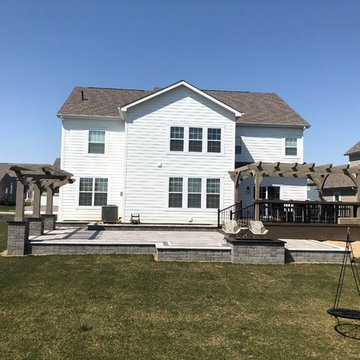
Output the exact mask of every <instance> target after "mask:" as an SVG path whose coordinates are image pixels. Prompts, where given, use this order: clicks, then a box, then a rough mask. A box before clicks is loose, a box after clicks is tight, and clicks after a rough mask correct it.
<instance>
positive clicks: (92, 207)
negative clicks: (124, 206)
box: [76, 175, 110, 209]
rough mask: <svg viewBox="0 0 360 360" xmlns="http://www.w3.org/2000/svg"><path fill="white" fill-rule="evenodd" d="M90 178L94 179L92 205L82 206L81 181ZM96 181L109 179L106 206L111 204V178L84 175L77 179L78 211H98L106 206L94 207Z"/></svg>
mask: <svg viewBox="0 0 360 360" xmlns="http://www.w3.org/2000/svg"><path fill="white" fill-rule="evenodd" d="M82 178H89V179H92V191H91V205H80V179H82ZM95 179H107V193H106V194H107V198H106V204H109V203H110V201H109V200H110V178H108V177H106V176H93V175H82V176H79V177H78V178H77V182H78V184H79V185H78V186H77V197H76V205H77V206H76V208H77V209H94V208H95V209H97V208H101V206H104V205H94V204H95Z"/></svg>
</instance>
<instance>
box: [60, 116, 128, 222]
mask: <svg viewBox="0 0 360 360" xmlns="http://www.w3.org/2000/svg"><path fill="white" fill-rule="evenodd" d="M62 125H63V128H62V154H61V168H62V169H64V170H66V171H68V172H70V173H71V174H73V175H74V176H73V177H74V178H75V179H76V181H75V182H74V183H73V184H68V185H66V186H63V187H61V188H60V198H59V220H60V221H67V220H69V221H71V220H100V219H101V206H79V186H80V185H79V184H80V178H105V179H108V192H107V203H108V204H113V205H117V206H119V214H120V216H121V214H122V211H123V192H124V186H123V180H124V149H125V144H124V122H123V121H121V120H120V118H119V119H113V120H107V119H96V120H95V119H91V118H89V119H87V120H85V119H83V118H64V119H63V122H62ZM89 131H105V133H106V135H105V139H106V141H105V142H106V144H105V148H106V151H105V154H101V156H99V154H89V153H88V141H89ZM94 186H95V185H94ZM94 191H95V189H94ZM97 197H98V198H100V197H104V195H100V192H99V195H97ZM94 200H95V195H94ZM94 200H92V201H94ZM99 201H100V199H99Z"/></svg>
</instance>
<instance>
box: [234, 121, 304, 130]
mask: <svg viewBox="0 0 360 360" xmlns="http://www.w3.org/2000/svg"><path fill="white" fill-rule="evenodd" d="M236 126H244V127H249V126H251V127H272V128H274V127H275V128H293V129H303V130H306V129H308V128H309V127H310V126H311V125H309V126H305V125H300V124H299V125H297V124H273V123H271V124H270V123H238V122H237V123H236Z"/></svg>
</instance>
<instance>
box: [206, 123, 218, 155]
mask: <svg viewBox="0 0 360 360" xmlns="http://www.w3.org/2000/svg"><path fill="white" fill-rule="evenodd" d="M207 138H208V142H207V151H208V152H213V153H220V152H221V129H217V128H209V129H208V136H207Z"/></svg>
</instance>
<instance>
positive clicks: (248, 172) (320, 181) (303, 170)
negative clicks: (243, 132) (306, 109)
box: [229, 161, 360, 220]
mask: <svg viewBox="0 0 360 360" xmlns="http://www.w3.org/2000/svg"><path fill="white" fill-rule="evenodd" d="M229 174H230V175H231V176H233V177H234V200H235V201H234V202H235V203H237V201H238V196H239V186H240V184H241V182H242V181H244V180H245V179H247V178H249V177H253V178H254V186H255V194H254V195H255V196H254V199H255V209H254V218H255V220H258V219H259V216H260V210H259V203H257V200H260V185H261V182H262V180H263V178H264V177H282V178H308V179H310V180H312V181H313V182H314V183H315V184H316V186H317V188H318V190H319V193H320V197H322V193H323V189H324V185H325V182H326V179H327V178H328V176H329V175H330V174H344V175H346V176H348V177H349V178H350V179H351V180H352V182H353V183H354V188H355V189H356V202H357V203H359V205H360V191H359V188H360V165H357V166H354V165H350V164H348V165H340V166H333V165H332V164H326V165H320V166H316V165H315V164H314V163H310V164H306V163H303V164H298V163H292V164H288V163H281V162H274V163H267V162H262V161H258V162H255V163H252V164H248V165H245V166H242V167H239V168H237V169H235V170H233V171H229ZM357 217H360V206H358V210H357Z"/></svg>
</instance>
